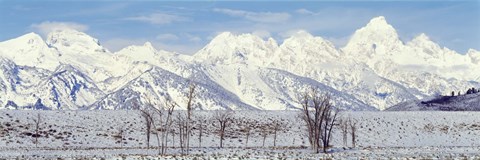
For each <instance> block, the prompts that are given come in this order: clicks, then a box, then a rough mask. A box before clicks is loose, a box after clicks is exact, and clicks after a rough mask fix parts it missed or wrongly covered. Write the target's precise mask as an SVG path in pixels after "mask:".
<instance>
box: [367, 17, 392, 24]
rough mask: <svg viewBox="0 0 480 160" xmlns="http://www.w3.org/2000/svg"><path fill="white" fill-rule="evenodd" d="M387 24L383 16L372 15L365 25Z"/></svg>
mask: <svg viewBox="0 0 480 160" xmlns="http://www.w3.org/2000/svg"><path fill="white" fill-rule="evenodd" d="M379 25H389V24H388V23H387V20H386V19H385V17H384V16H378V17H374V18H372V19H371V20H370V22H368V24H367V26H379Z"/></svg>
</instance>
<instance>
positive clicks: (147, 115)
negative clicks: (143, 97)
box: [135, 103, 153, 149]
mask: <svg viewBox="0 0 480 160" xmlns="http://www.w3.org/2000/svg"><path fill="white" fill-rule="evenodd" d="M135 105H138V104H137V103H135ZM137 108H139V107H137ZM140 113H141V115H142V117H143V118H144V123H145V133H146V136H147V149H149V148H150V133H151V131H152V125H153V117H152V111H151V108H150V107H143V108H141V109H140Z"/></svg>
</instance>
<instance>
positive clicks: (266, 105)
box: [205, 64, 373, 110]
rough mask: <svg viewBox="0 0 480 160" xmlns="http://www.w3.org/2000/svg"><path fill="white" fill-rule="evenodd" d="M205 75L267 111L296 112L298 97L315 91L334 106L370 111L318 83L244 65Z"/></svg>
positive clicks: (216, 68)
mask: <svg viewBox="0 0 480 160" xmlns="http://www.w3.org/2000/svg"><path fill="white" fill-rule="evenodd" d="M205 68H206V69H205V70H206V73H207V74H208V75H209V77H211V79H212V80H213V81H215V82H217V83H218V84H219V85H220V86H222V87H223V88H225V89H226V90H228V91H230V92H232V93H234V94H236V95H237V96H238V97H239V98H240V99H241V100H242V101H243V102H245V103H247V104H249V105H251V106H256V107H257V108H259V109H266V110H272V109H274V110H285V109H294V108H299V107H300V106H299V105H298V102H297V98H298V97H297V96H298V95H299V94H300V92H303V91H306V90H307V89H310V87H318V88H319V89H320V90H321V91H322V92H326V93H329V94H330V95H333V96H334V97H335V98H333V100H332V101H333V103H336V104H337V105H338V107H339V108H343V109H349V110H371V109H373V108H372V107H370V106H369V105H367V104H364V103H362V102H361V101H359V100H357V99H355V98H354V97H352V96H350V95H348V94H346V93H343V92H339V91H337V90H335V89H333V88H331V87H328V86H325V85H323V84H321V83H319V82H317V81H314V80H311V79H308V78H304V77H300V76H297V75H294V74H291V73H288V72H285V71H281V70H278V69H271V68H260V67H258V66H250V65H247V64H236V65H232V64H222V65H220V64H217V65H215V66H208V67H205Z"/></svg>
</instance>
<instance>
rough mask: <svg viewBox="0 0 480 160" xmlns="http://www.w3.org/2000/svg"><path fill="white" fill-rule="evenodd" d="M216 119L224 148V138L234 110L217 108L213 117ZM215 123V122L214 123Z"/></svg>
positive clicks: (221, 144) (221, 146) (221, 145)
mask: <svg viewBox="0 0 480 160" xmlns="http://www.w3.org/2000/svg"><path fill="white" fill-rule="evenodd" d="M213 119H214V121H215V122H217V123H218V127H219V128H218V132H217V133H218V135H219V136H220V148H223V140H224V138H225V130H226V128H227V127H228V125H230V122H232V111H228V110H217V111H215V115H214V117H213ZM214 124H215V123H214Z"/></svg>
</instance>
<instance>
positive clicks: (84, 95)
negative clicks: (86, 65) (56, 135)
mask: <svg viewBox="0 0 480 160" xmlns="http://www.w3.org/2000/svg"><path fill="white" fill-rule="evenodd" d="M0 62H2V63H1V64H2V66H1V68H0V69H1V70H0V73H2V74H1V77H0V99H1V100H0V102H2V103H1V104H0V108H18V109H21V108H25V109H28V108H32V107H33V108H32V109H70V110H75V109H78V108H81V107H83V106H86V105H89V104H92V103H93V102H95V101H96V100H97V99H98V98H100V97H101V96H102V95H103V92H102V91H101V90H100V89H98V88H97V87H96V86H95V84H94V82H93V81H92V80H91V79H90V78H88V77H87V76H86V75H84V74H83V73H81V72H80V71H78V70H76V69H75V68H73V67H71V66H68V65H60V66H59V67H58V68H57V69H56V70H55V71H54V72H50V71H48V70H44V69H39V68H33V67H27V66H18V65H16V64H15V63H13V62H12V61H9V60H6V59H0Z"/></svg>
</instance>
